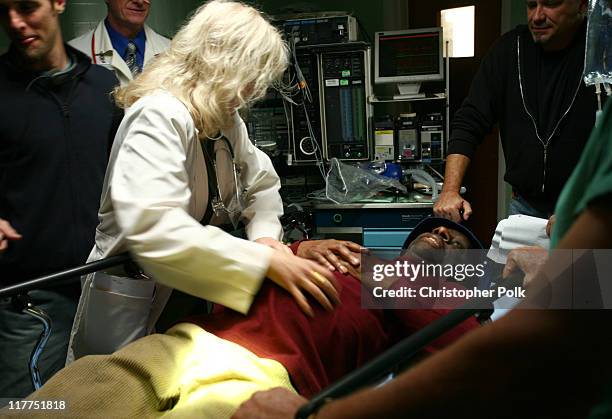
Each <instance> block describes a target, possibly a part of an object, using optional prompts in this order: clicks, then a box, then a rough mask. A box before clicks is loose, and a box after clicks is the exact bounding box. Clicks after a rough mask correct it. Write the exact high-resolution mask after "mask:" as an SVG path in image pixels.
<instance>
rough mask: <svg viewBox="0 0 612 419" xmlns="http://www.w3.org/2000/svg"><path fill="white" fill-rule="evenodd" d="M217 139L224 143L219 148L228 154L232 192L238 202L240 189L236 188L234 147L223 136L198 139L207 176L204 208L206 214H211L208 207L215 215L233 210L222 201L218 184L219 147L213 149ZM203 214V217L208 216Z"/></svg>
mask: <svg viewBox="0 0 612 419" xmlns="http://www.w3.org/2000/svg"><path fill="white" fill-rule="evenodd" d="M217 141H222V142H223V143H224V144H225V147H220V148H219V149H221V150H223V151H225V152H226V153H228V154H229V157H230V160H231V164H232V176H233V180H234V193H235V198H236V203H239V202H240V191H239V188H238V173H239V169H238V166H237V165H236V159H235V155H234V148H233V147H232V144H231V143H230V142H229V140H228V139H227V138H226V137H225V136H223V135H219V136H217V137H215V138H205V139H203V140H200V145H201V147H202V151H203V153H204V160H205V162H206V167H207V169H208V170H207V172H208V173H207V176H208V194H209V199H208V202H209V205H208V208H207V210H206V212H207V215H209V216H212V214H208V213H210V211H209V209H211V210H212V213H214V214H215V215H220V214H221V213H222V212H225V213H227V214H228V215H231V214H232V213H233V212H235V211H232V210H230V209H229V208H228V207H227V206H226V205H225V203H224V202H223V195H222V194H221V188H220V186H219V180H218V176H217V175H218V169H217V153H218V151H219V149H217V150H215V144H216V142H217ZM207 215H205V217H204V218H210V217H207Z"/></svg>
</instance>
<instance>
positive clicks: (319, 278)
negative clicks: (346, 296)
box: [310, 271, 327, 287]
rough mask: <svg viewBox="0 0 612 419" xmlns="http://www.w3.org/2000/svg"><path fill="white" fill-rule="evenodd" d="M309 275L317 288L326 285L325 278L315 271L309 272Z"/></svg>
mask: <svg viewBox="0 0 612 419" xmlns="http://www.w3.org/2000/svg"><path fill="white" fill-rule="evenodd" d="M310 275H311V276H312V277H313V278H314V282H315V283H316V284H317V285H318V286H320V287H321V286H323V285H325V284H327V278H325V277H324V276H323V275H321V274H320V273H318V272H316V271H311V272H310Z"/></svg>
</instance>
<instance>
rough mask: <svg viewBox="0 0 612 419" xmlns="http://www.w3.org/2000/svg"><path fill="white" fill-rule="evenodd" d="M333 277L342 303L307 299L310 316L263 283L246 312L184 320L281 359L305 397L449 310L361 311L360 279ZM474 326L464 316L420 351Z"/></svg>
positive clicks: (440, 344) (221, 311)
mask: <svg viewBox="0 0 612 419" xmlns="http://www.w3.org/2000/svg"><path fill="white" fill-rule="evenodd" d="M335 276H336V281H337V283H338V284H339V285H340V286H341V289H340V292H339V294H340V300H341V304H340V305H338V306H337V307H336V309H335V310H334V311H333V312H327V311H325V310H324V309H323V308H322V307H321V306H320V305H318V303H317V302H316V301H314V300H313V299H312V298H311V299H310V303H311V306H312V308H313V310H314V312H315V317H314V318H312V319H311V318H309V317H307V316H306V315H305V314H303V313H302V311H301V310H300V309H299V308H298V306H297V305H296V304H295V302H294V300H293V298H292V297H291V295H290V294H289V293H288V292H286V291H285V290H283V289H282V288H280V287H278V286H277V285H275V284H274V283H272V281H265V282H264V285H263V286H262V288H261V290H260V291H259V293H258V295H257V297H256V299H255V301H254V303H253V305H252V306H251V310H250V312H249V314H248V315H247V316H244V315H242V314H240V313H237V312H235V311H233V310H230V309H228V308H225V307H221V306H215V309H214V310H213V314H210V315H205V316H199V317H197V318H191V319H189V321H191V322H193V323H195V324H197V325H199V326H201V327H202V328H204V329H205V330H207V331H209V332H210V333H213V334H215V335H216V336H218V337H220V338H223V339H226V340H229V341H231V342H234V343H237V344H239V345H241V346H243V347H245V348H246V349H248V350H250V351H251V352H253V353H255V354H256V355H257V356H259V357H263V358H270V359H274V360H276V361H278V362H280V363H281V364H283V365H284V366H285V368H286V369H287V371H288V372H289V375H290V377H291V380H292V383H293V385H294V386H295V388H296V390H297V391H298V392H299V393H300V394H301V395H303V396H304V397H307V398H309V397H311V396H313V395H315V394H317V393H319V392H320V391H321V390H322V389H324V388H325V387H327V386H329V385H330V384H332V383H333V382H335V381H337V380H338V379H339V378H341V377H343V376H344V375H346V374H348V373H349V372H351V371H353V370H354V369H356V368H358V367H359V366H361V365H363V364H365V363H366V362H368V361H369V360H371V359H372V358H374V357H375V356H376V355H378V354H380V353H381V352H383V351H384V350H385V349H387V348H389V347H390V346H392V345H393V344H394V343H396V342H397V341H399V340H400V339H402V338H404V337H406V336H408V335H410V334H411V333H413V332H414V331H416V330H419V329H421V328H423V327H424V326H426V325H427V324H429V323H430V322H432V321H433V320H435V319H437V318H438V317H440V316H442V315H443V314H446V313H448V310H386V311H383V310H366V309H362V308H361V299H360V295H361V294H360V293H361V284H360V282H359V281H358V280H357V279H355V278H353V277H351V276H348V275H342V274H340V273H338V272H335ZM477 326H478V322H477V321H476V320H475V319H473V318H471V319H468V320H466V321H465V322H464V323H462V324H461V325H460V326H458V327H456V328H455V329H453V330H452V331H450V332H448V333H447V334H445V335H444V336H442V337H441V338H439V339H438V340H437V341H436V342H434V343H432V344H431V345H429V346H428V347H426V348H425V350H426V351H428V352H433V351H435V350H437V349H439V348H441V347H443V346H446V345H447V344H449V343H450V342H452V341H453V340H455V339H456V338H458V337H459V336H461V335H462V334H463V333H465V332H466V331H468V330H470V329H472V328H475V327H477Z"/></svg>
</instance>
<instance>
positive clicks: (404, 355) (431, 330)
mask: <svg viewBox="0 0 612 419" xmlns="http://www.w3.org/2000/svg"><path fill="white" fill-rule="evenodd" d="M127 261H129V256H128V255H127V254H124V255H117V256H114V257H110V258H108V259H104V260H100V261H97V262H93V263H90V264H86V265H83V266H81V267H78V268H75V269H69V270H66V271H62V272H59V273H56V274H53V275H48V276H46V277H42V278H37V279H35V280H32V281H28V282H26V283H22V284H19V285H15V286H11V287H7V288H5V289H2V290H0V297H6V296H9V295H17V294H24V293H26V292H27V291H28V290H31V289H34V288H39V287H44V286H50V285H53V283H54V282H56V281H57V282H59V281H62V280H65V279H66V278H70V277H73V278H74V277H76V276H79V275H84V274H88V273H92V272H95V271H98V270H102V269H107V268H109V267H112V266H116V265H120V264H124V263H126V262H127ZM14 300H16V301H19V300H21V301H22V303H21V305H20V307H21V308H22V309H23V308H25V309H26V310H27V309H31V307H29V306H28V303H27V301H26V302H23V301H25V300H24V299H23V298H20V299H19V298H15V299H14ZM483 304H484V303H483V302H482V301H480V302H478V304H476V305H475V306H470V307H462V308H461V309H457V310H455V311H453V312H451V313H450V314H449V315H448V316H446V317H444V318H441V319H439V320H438V321H436V322H435V323H433V324H431V325H430V326H428V327H426V328H424V329H422V330H421V331H419V332H417V333H416V334H413V335H412V336H410V337H409V338H407V339H406V340H405V341H403V342H401V343H400V344H398V345H397V346H396V347H394V348H392V349H390V350H389V352H388V353H387V354H385V355H384V356H382V357H380V358H377V359H376V360H374V361H372V363H370V364H368V365H366V367H364V369H360V370H358V371H356V372H355V373H353V374H351V375H349V376H347V377H345V378H344V379H342V380H341V381H340V382H338V383H337V384H335V385H333V386H332V387H330V388H329V389H328V390H326V391H324V392H322V393H321V395H320V396H317V397H315V398H314V399H313V401H314V403H317V401H318V400H319V401H324V400H325V399H326V398H328V397H338V396H339V395H342V394H348V393H350V392H352V391H354V389H356V388H358V387H361V386H362V385H364V384H363V383H365V382H369V381H371V380H372V379H373V378H374V377H380V376H381V374H382V371H386V370H389V369H392V368H393V367H394V366H395V365H397V364H399V363H401V362H403V361H405V360H406V359H409V358H411V357H412V356H413V355H414V354H415V353H417V352H418V351H419V350H420V349H421V348H422V347H423V346H424V345H425V344H427V343H429V342H431V341H432V340H435V339H436V338H437V337H438V336H440V335H441V334H443V333H444V332H446V331H447V330H450V329H451V328H453V327H454V326H455V325H457V324H459V323H461V322H462V321H464V320H465V319H467V318H468V317H469V316H471V315H474V314H478V313H482V312H486V311H487V310H490V309H487V310H485V309H483V308H482V307H483ZM30 306H31V304H30ZM487 307H491V304H490V302H487ZM37 318H42V316H39V317H37ZM46 323H47V325H46V326H45V329H44V330H43V333H41V337H40V339H39V342H38V344H37V347H36V348H35V350H34V351H33V352H32V362H31V363H30V372H31V375H32V381H33V383H34V386H35V388H36V389H37V388H39V387H40V379H39V378H38V377H37V375H38V374H37V369H36V361H37V359H38V356H37V355H36V354H40V352H41V350H42V347H43V346H44V343H45V342H46V337H47V338H48V334H49V329H50V326H51V325H50V321H47V322H46Z"/></svg>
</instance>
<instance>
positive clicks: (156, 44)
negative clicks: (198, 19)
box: [68, 20, 170, 86]
mask: <svg viewBox="0 0 612 419" xmlns="http://www.w3.org/2000/svg"><path fill="white" fill-rule="evenodd" d="M144 31H145V37H146V43H145V54H144V65H145V66H146V65H147V63H148V62H149V60H151V59H152V58H153V57H155V56H156V55H158V54H160V53H162V52H164V51H165V50H167V49H168V47H170V40H169V39H168V38H165V37H163V36H161V35H160V34H158V33H157V32H155V31H154V30H153V29H151V28H150V27H148V26H147V25H145V26H144ZM68 44H70V45H71V46H72V47H74V48H76V49H78V50H79V51H81V52H83V53H84V54H85V55H87V56H88V57H89V58H91V60H92V62H93V63H94V64H98V65H101V66H104V67H106V68H108V69H109V70H112V71H114V72H115V75H116V76H117V79H119V82H120V83H121V85H122V86H125V85H126V84H128V83H129V82H130V81H131V80H132V73H131V72H130V69H129V68H128V66H127V64H126V63H125V61H124V60H123V58H122V57H121V54H119V53H118V52H117V51H115V50H114V49H113V44H112V43H111V40H110V36H109V35H108V31H107V30H106V26H105V25H104V20H101V21H100V23H98V26H96V29H94V30H92V31H89V32H87V33H85V34H84V35H81V36H79V37H78V38H74V39H73V40H71V41H69V42H68Z"/></svg>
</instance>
